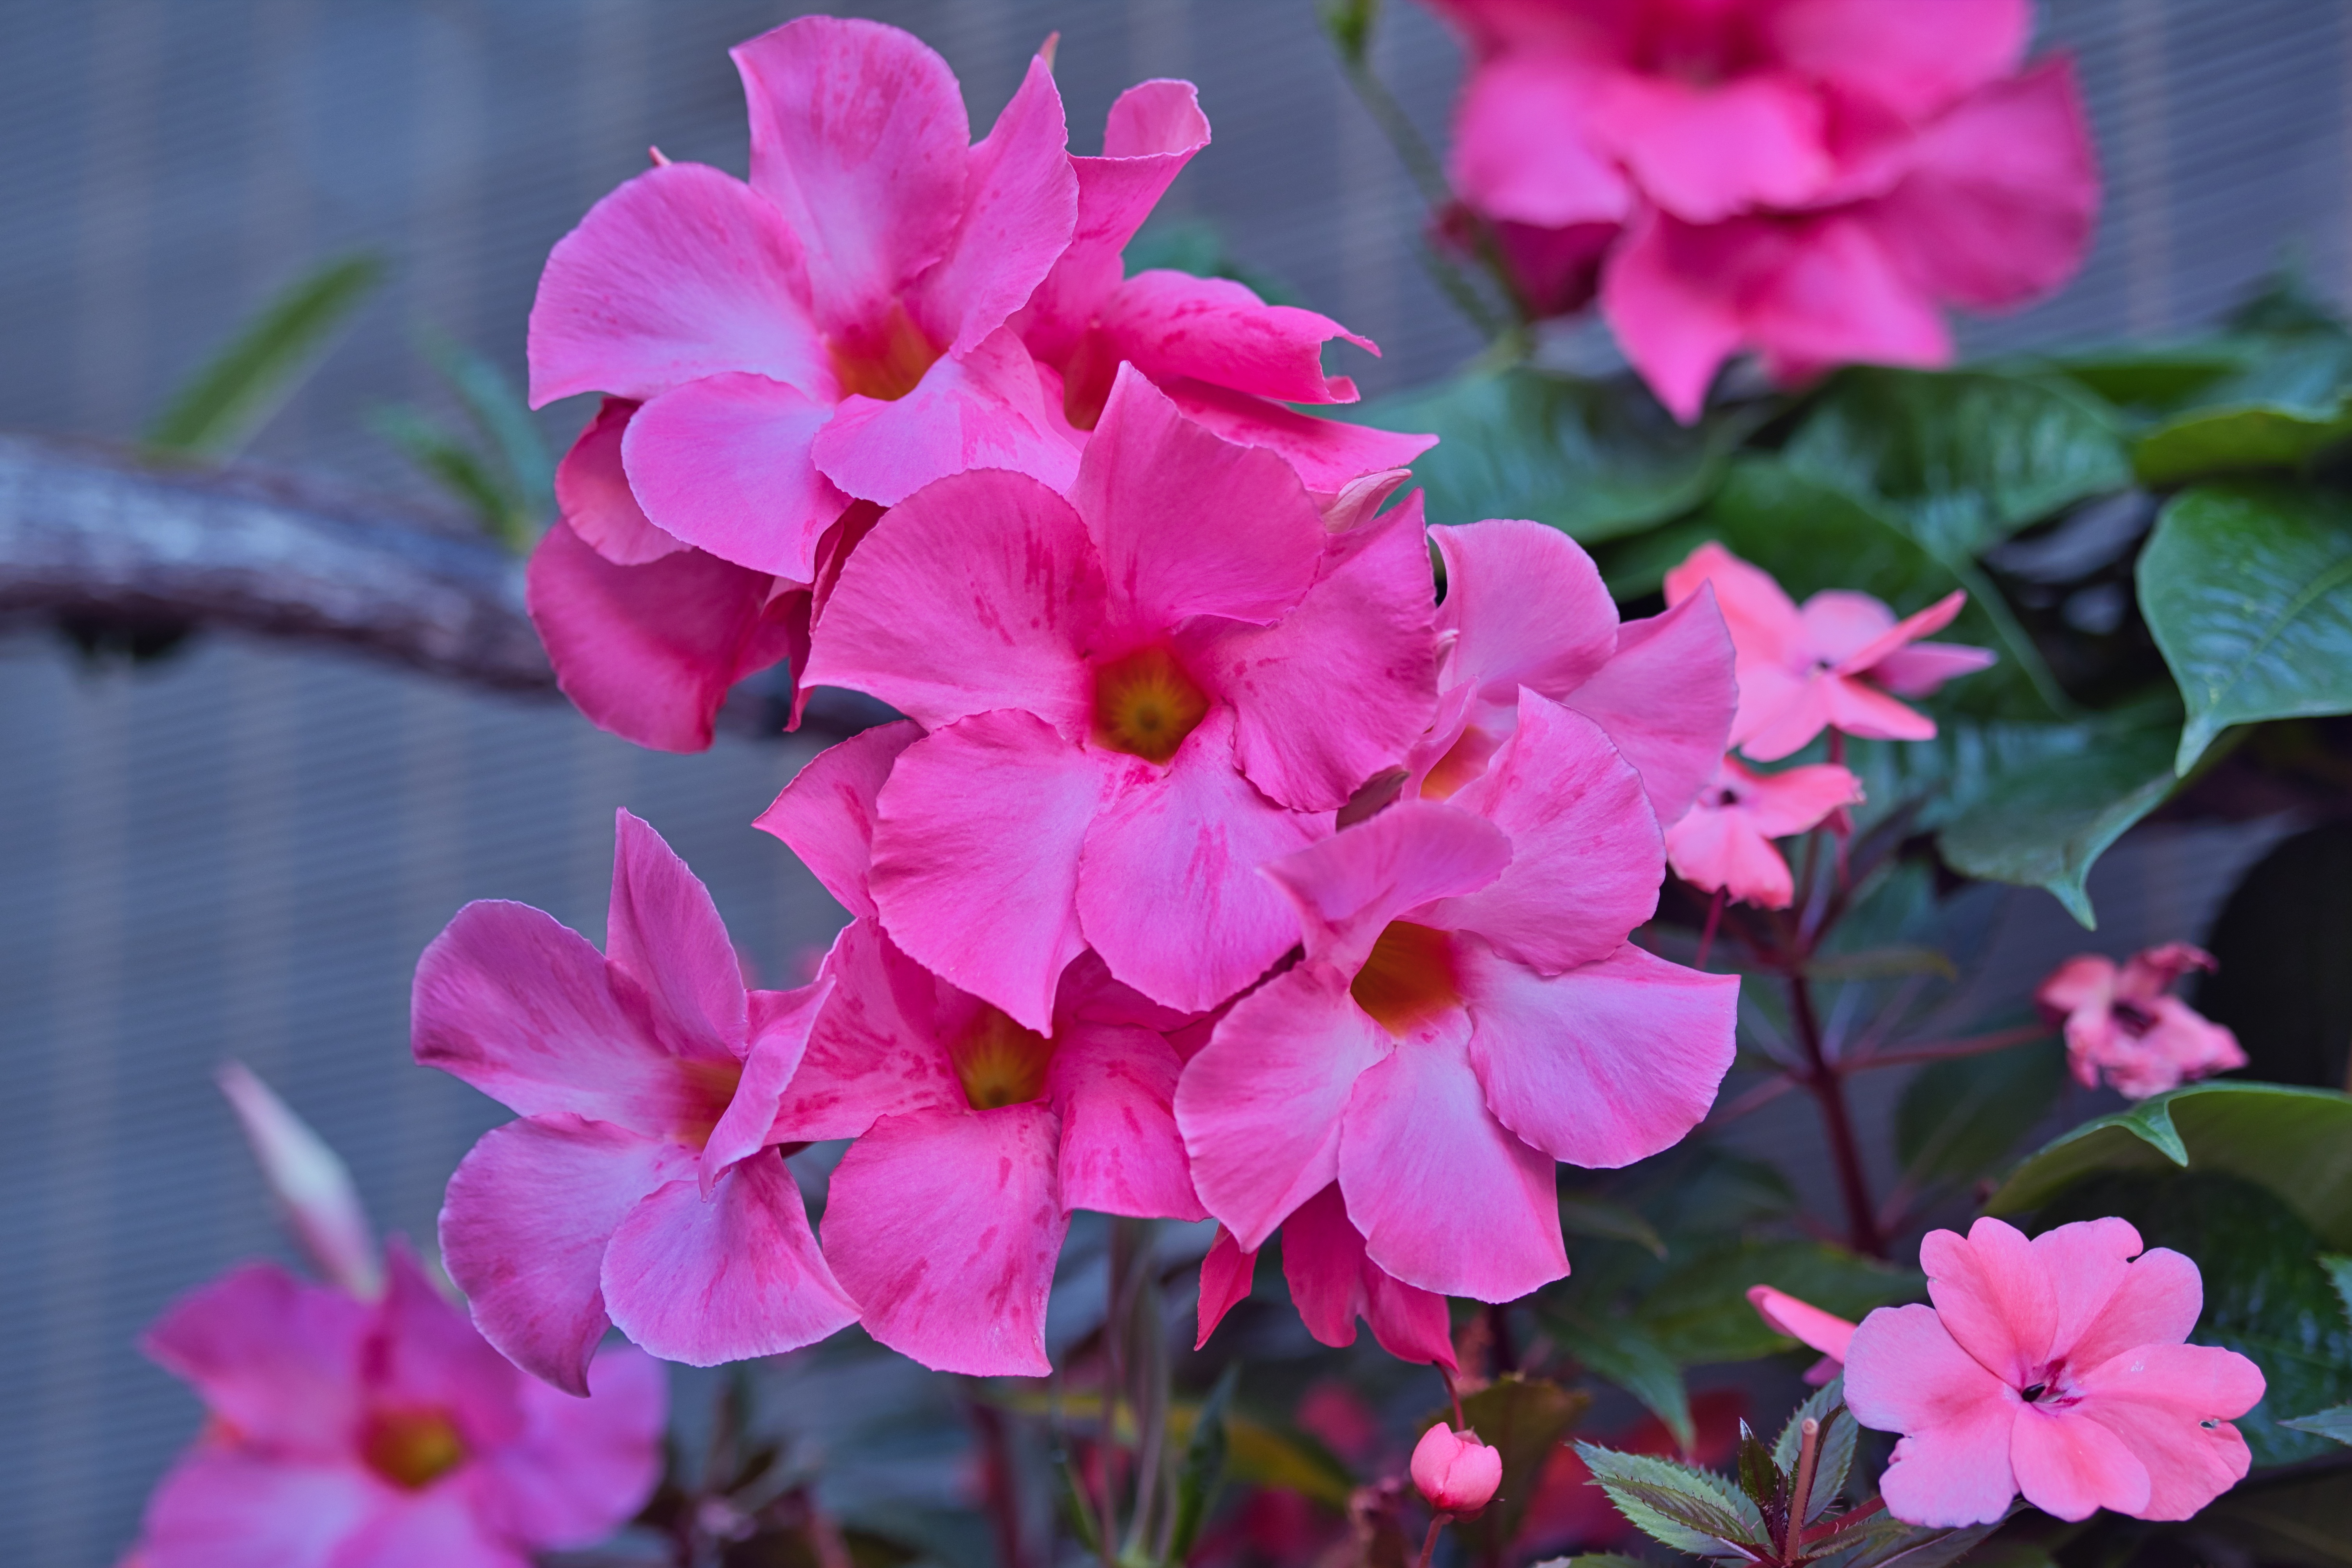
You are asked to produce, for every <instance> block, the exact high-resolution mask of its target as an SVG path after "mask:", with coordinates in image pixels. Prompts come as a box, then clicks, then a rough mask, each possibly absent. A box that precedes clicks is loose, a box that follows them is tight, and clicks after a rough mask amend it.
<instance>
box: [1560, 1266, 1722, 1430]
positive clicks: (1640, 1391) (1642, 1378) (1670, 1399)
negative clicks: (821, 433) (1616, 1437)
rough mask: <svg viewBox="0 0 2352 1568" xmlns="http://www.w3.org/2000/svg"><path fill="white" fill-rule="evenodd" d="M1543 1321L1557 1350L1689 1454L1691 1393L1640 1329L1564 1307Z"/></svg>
mask: <svg viewBox="0 0 2352 1568" xmlns="http://www.w3.org/2000/svg"><path fill="white" fill-rule="evenodd" d="M1745 1304H1746V1303H1744V1302H1743V1303H1742V1305H1745ZM1545 1321H1546V1322H1547V1323H1548V1324H1549V1326H1550V1328H1551V1331H1552V1337H1553V1338H1554V1339H1556V1340H1557V1341H1559V1345H1560V1348H1561V1349H1563V1350H1565V1351H1567V1352H1568V1353H1569V1354H1570V1355H1572V1356H1574V1357H1576V1359H1577V1360H1579V1361H1580V1362H1582V1363H1584V1364H1585V1366H1586V1367H1587V1368H1588V1369H1589V1370H1590V1371H1591V1373H1592V1374H1593V1375H1594V1376H1595V1377H1598V1378H1600V1379H1601V1380H1602V1381H1603V1382H1607V1383H1613V1384H1616V1385H1617V1386H1618V1387H1620V1388H1622V1389H1623V1390H1624V1391H1625V1392H1626V1393H1628V1394H1632V1395H1633V1397H1634V1398H1636V1399H1638V1400H1640V1401H1641V1402H1642V1404H1643V1406H1645V1407H1646V1408H1647V1409H1648V1410H1649V1412H1650V1414H1652V1415H1655V1416H1656V1417H1657V1418H1658V1419H1659V1420H1661V1421H1663V1422H1664V1423H1665V1424H1666V1430H1667V1431H1669V1432H1671V1433H1673V1434H1674V1435H1675V1442H1677V1443H1679V1444H1681V1445H1682V1447H1683V1448H1684V1449H1685V1451H1688V1449H1689V1448H1690V1446H1691V1444H1692V1443H1693V1442H1694V1441H1695V1440H1696V1430H1695V1429H1694V1428H1693V1426H1692V1425H1691V1413H1690V1391H1689V1389H1687V1388H1686V1387H1685V1386H1684V1384H1683V1373H1682V1368H1681V1367H1680V1366H1678V1365H1676V1364H1675V1358H1674V1357H1673V1356H1671V1355H1669V1354H1667V1353H1666V1352H1665V1350H1664V1348H1662V1347H1661V1346H1660V1345H1659V1343H1658V1342H1657V1341H1656V1340H1655V1339H1654V1338H1653V1337H1652V1336H1651V1334H1650V1333H1649V1331H1647V1330H1646V1329H1645V1328H1643V1325H1641V1324H1639V1323H1637V1322H1634V1321H1633V1320H1632V1319H1630V1318H1626V1317H1622V1316H1618V1315H1615V1314H1609V1315H1603V1316H1588V1315H1586V1314H1585V1313H1582V1312H1580V1311H1577V1310H1573V1309H1571V1308H1564V1307H1556V1308H1552V1309H1550V1310H1548V1311H1547V1312H1546V1313H1545Z"/></svg>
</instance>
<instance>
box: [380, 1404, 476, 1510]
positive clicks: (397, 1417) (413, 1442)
mask: <svg viewBox="0 0 2352 1568" xmlns="http://www.w3.org/2000/svg"><path fill="white" fill-rule="evenodd" d="M360 1455H361V1457H362V1458H364V1459H366V1460H367V1463H368V1468H370V1469H372V1470H373V1471H374V1472H375V1473H376V1474H377V1475H379V1476H382V1477H383V1479H385V1480H388V1481H390V1482H391V1483H392V1484H393V1485H394V1486H396V1487H401V1488H404V1489H407V1490H409V1491H419V1490H422V1489H425V1487H428V1486H431V1485H432V1484H433V1483H434V1482H435V1481H437V1480H439V1479H441V1478H442V1477H443V1476H446V1475H447V1474H448V1473H449V1472H450V1471H451V1470H454V1469H456V1468H457V1467H458V1466H459V1465H461V1464H463V1463H465V1461H466V1440H465V1439H464V1438H462V1437H460V1436H457V1426H455V1425H454V1424H453V1423H452V1422H451V1421H450V1419H449V1417H448V1416H447V1415H445V1414H443V1413H442V1412H441V1411H438V1410H380V1411H378V1412H376V1413H375V1414H374V1415H372V1416H370V1417H369V1418H368V1424H367V1429H366V1430H365V1431H364V1432H363V1433H362V1434H361V1436H360Z"/></svg>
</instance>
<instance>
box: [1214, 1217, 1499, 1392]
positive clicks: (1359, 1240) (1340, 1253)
mask: <svg viewBox="0 0 2352 1568" xmlns="http://www.w3.org/2000/svg"><path fill="white" fill-rule="evenodd" d="M1281 1234H1282V1274H1283V1278H1284V1279H1286V1281H1287V1282H1288V1283H1289V1286H1290V1300H1291V1303H1292V1304H1293V1305H1294V1306H1296V1307H1297V1309H1298V1316H1299V1320H1300V1321H1302V1322H1304V1323H1305V1324H1306V1325H1307V1332H1308V1333H1309V1334H1311V1335H1313V1336H1314V1338H1315V1340H1316V1342H1318V1343H1320V1344H1327V1345H1329V1346H1331V1347H1332V1348H1333V1349H1335V1350H1343V1349H1345V1348H1346V1347H1348V1346H1349V1345H1351V1344H1354V1343H1355V1342H1356V1320H1357V1319H1359V1318H1361V1319H1363V1320H1364V1321H1366V1322H1367V1323H1370V1325H1371V1328H1372V1338H1373V1339H1374V1340H1376V1341H1377V1342H1379V1343H1380V1347H1381V1349H1382V1350H1384V1351H1386V1352H1389V1354H1391V1355H1392V1356H1395V1357H1396V1358H1397V1359H1398V1360H1400V1361H1411V1362H1424V1363H1429V1364H1431V1365H1433V1366H1442V1367H1444V1369H1445V1370H1446V1371H1448V1372H1453V1371H1455V1370H1456V1363H1455V1362H1454V1330H1453V1322H1452V1320H1451V1319H1450V1318H1449V1316H1448V1315H1447V1312H1446V1310H1445V1298H1444V1297H1443V1296H1440V1295H1437V1294H1436V1293H1434V1292H1433V1291H1429V1290H1422V1289H1415V1288H1414V1287H1412V1286H1411V1285H1408V1284H1406V1283H1405V1282H1404V1281H1403V1280H1402V1279H1397V1278H1395V1277H1394V1276H1392V1275H1391V1274H1390V1273H1389V1272H1388V1271H1387V1270H1386V1269H1383V1268H1381V1266H1380V1265H1379V1264H1377V1263H1374V1262H1373V1261H1372V1260H1371V1259H1370V1258H1369V1257H1367V1256H1365V1253H1364V1238H1363V1237H1362V1236H1361V1235H1360V1234H1359V1233H1358V1231H1357V1229H1356V1227H1355V1226H1353V1225H1352V1224H1350V1223H1349V1219H1348V1209H1347V1205H1346V1204H1345V1203H1344V1202H1343V1201H1342V1200H1341V1199H1340V1196H1339V1184H1338V1183H1336V1182H1335V1183H1333V1184H1331V1185H1329V1186H1328V1187H1326V1188H1324V1189H1323V1190H1322V1191H1321V1192H1319V1193H1318V1194H1315V1195H1314V1196H1313V1197H1311V1198H1309V1199H1307V1201H1306V1202H1305V1203H1303V1204H1301V1205H1298V1207H1297V1210H1295V1211H1294V1212H1293V1213H1292V1214H1291V1215H1290V1217H1289V1218H1288V1219H1286V1220H1285V1221H1283V1223H1282V1233H1281ZM1256 1264H1257V1254H1256V1253H1255V1252H1244V1251H1243V1250H1242V1248H1241V1244H1240V1243H1239V1242H1236V1241H1235V1240H1234V1233H1233V1232H1232V1231H1229V1230H1227V1229H1225V1228H1224V1226H1218V1227H1217V1236H1216V1239H1215V1240H1214V1241H1213V1242H1212V1243H1211V1244H1210V1247H1209V1255H1208V1257H1207V1258H1203V1259H1202V1262H1201V1306H1200V1313H1199V1320H1200V1321H1199V1327H1200V1333H1199V1337H1198V1338H1197V1339H1196V1340H1195V1342H1194V1343H1193V1347H1192V1348H1193V1349H1195V1350H1198V1349H1200V1348H1201V1346H1202V1345H1205V1344H1207V1343H1208V1342H1209V1336H1210V1335H1211V1334H1213V1333H1214V1332H1215V1331H1216V1329H1217V1324H1218V1323H1220V1322H1221V1321H1223V1319H1224V1316H1225V1314H1226V1313H1227V1312H1230V1311H1232V1310H1234V1307H1235V1306H1237V1305H1238V1304H1239V1303H1240V1302H1241V1301H1242V1300H1244V1298H1245V1297H1247V1296H1248V1295H1249V1293H1250V1283H1251V1275H1252V1274H1253V1272H1254V1271H1255V1268H1256Z"/></svg>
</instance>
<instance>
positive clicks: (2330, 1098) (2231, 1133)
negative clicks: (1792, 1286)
mask: <svg viewBox="0 0 2352 1568" xmlns="http://www.w3.org/2000/svg"><path fill="white" fill-rule="evenodd" d="M2180 1167H2186V1168H2188V1169H2189V1170H2191V1171H2197V1172H2220V1173H2225V1174H2228V1175H2233V1176H2238V1177H2242V1178H2243V1179H2244V1180H2246V1181H2250V1182H2253V1183H2257V1184H2260V1185H2262V1186H2265V1187H2268V1188H2269V1189H2270V1190H2271V1191H2272V1192H2273V1193H2275V1194H2278V1196H2280V1197H2281V1198H2283V1199H2284V1200H2285V1202H2286V1204H2287V1205H2288V1206H2289V1207H2291V1208H2293V1209H2294V1211H2295V1212H2296V1213H2297V1214H2299V1215H2302V1216H2303V1218H2304V1221H2305V1223H2306V1224H2308V1225H2309V1226H2311V1227H2312V1229H2313V1230H2314V1231H2315V1232H2317V1233H2318V1236H2319V1238H2320V1239H2321V1240H2322V1241H2324V1242H2326V1244H2327V1245H2328V1246H2330V1247H2352V1095H2344V1094H2338V1093H2335V1092H2332V1091H2330V1090H2327V1089H2294V1088H2290V1087H2288V1086H2285V1085H2282V1084H2272V1083H2235V1082H2229V1081H2221V1082H2216V1083H2200V1084H2192V1085H2190V1086H2189V1088H2187V1089H2174V1090H2173V1091H2172V1092H2171V1093H2169V1094H2160V1095H2157V1096H2155V1097H2154V1098H2152V1099H2148V1100H2142V1101H2140V1102H2139V1103H2138V1104H2137V1105H2136V1106H2134V1107H2132V1108H2131V1109H2130V1110H2122V1111H2117V1112H2116V1114H2115V1115H2113V1116H2102V1117H2099V1118H2097V1119H2096V1120H2095V1121H2086V1122H2084V1123H2083V1125H2082V1126H2080V1127H2077V1128H2075V1129H2074V1131H2071V1132H2068V1133H2066V1134H2064V1135H2063V1136H2062V1137H2060V1138H2057V1139H2055V1140H2053V1142H2050V1143H2048V1144H2046V1145H2044V1146H2043V1147H2042V1150H2041V1151H2040V1152H2037V1153H2035V1154H2032V1155H2030V1156H2028V1157H2027V1158H2026V1160H2025V1161H2024V1162H2023V1163H2021V1164H2020V1165H2019V1166H2018V1167H2017V1169H2015V1170H2014V1171H2011V1173H2009V1179H2008V1180H2006V1181H2005V1182H2003V1183H2002V1184H2001V1185H2000V1190H1999V1191H1998V1192H1996V1193H1994V1194H1993V1195H1992V1196H1991V1198H1990V1200H1988V1201H1987V1203H1986V1205H1985V1208H1986V1211H1987V1212H1988V1213H1990V1214H2015V1213H2018V1212H2020V1211H2021V1210H2025V1209H2031V1208H2038V1207H2040V1206H2041V1205H2043V1204H2046V1203H2048V1202H2049V1201H2050V1200H2051V1199H2052V1198H2053V1197H2055V1196H2056V1195H2057V1194H2060V1193H2062V1192H2063V1191H2065V1190H2066V1189H2067V1188H2068V1187H2071V1186H2072V1185H2074V1184H2075V1183H2076V1182H2078V1181H2081V1180H2082V1179H2084V1177H2086V1176H2089V1175H2091V1174H2093V1173H2097V1172H2107V1171H2119V1172H2126V1173H2131V1172H2143V1173H2160V1172H2163V1171H2167V1170H2172V1169H2178V1168H2180Z"/></svg>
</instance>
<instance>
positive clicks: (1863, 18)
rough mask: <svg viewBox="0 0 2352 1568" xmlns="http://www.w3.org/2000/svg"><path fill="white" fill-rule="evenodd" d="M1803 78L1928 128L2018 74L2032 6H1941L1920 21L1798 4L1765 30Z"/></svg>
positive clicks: (1841, 3)
mask: <svg viewBox="0 0 2352 1568" xmlns="http://www.w3.org/2000/svg"><path fill="white" fill-rule="evenodd" d="M1767 26H1769V34H1770V38H1771V45H1772V47H1773V49H1774V51H1775V52H1776V53H1777V54H1778V55H1779V56H1780V58H1782V59H1784V60H1786V61H1787V62H1788V63H1789V64H1790V65H1791V66H1794V67H1795V68H1798V69H1799V70H1801V71H1803V72H1804V73H1805V74H1806V75H1808V76H1811V77H1814V78H1816V79H1820V80H1822V81H1826V82H1831V83H1833V84H1835V85H1836V86H1838V87H1840V88H1842V89H1845V90H1847V91H1849V92H1857V93H1862V94H1864V95H1866V96H1868V97H1870V98H1873V99H1875V100H1878V101H1879V102H1882V103H1884V104H1885V105H1886V106H1887V107H1888V108H1890V109H1893V110H1895V111H1896V112H1897V113H1899V114H1901V115H1903V116H1904V117H1905V118H1906V119H1908V120H1912V121H1924V120H1926V119H1927V118H1928V117H1929V116H1931V115H1934V114H1936V113H1937V112H1938V111H1940V110H1943V109H1945V108H1947V107H1948V106H1949V105H1951V104H1952V103H1953V102H1955V101H1956V100H1958V99H1960V98H1961V97H1963V96H1964V95H1966V94H1968V93H1970V92H1973V91H1975V90H1976V89H1979V88H1982V87H1985V86H1988V85H1990V84H1991V83H1992V82H1995V81H1997V80H1999V79H2000V78H2002V77H2005V76H2008V75H2009V74H2010V73H2011V72H2012V71H2014V70H2016V69H2017V66H2018V62H2019V60H2021V58H2023V57H2024V54H2025V45H2026V41H2027V39H2028V38H2029V37H2031V36H2032V31H2033V11H2032V5H2030V4H2029V3H2028V0H1944V3H1943V4H1939V5H1932V6H1928V7H1927V8H1925V9H1922V10H1920V11H1918V12H1917V13H1916V15H1913V14H1908V13H1905V12H1899V11H1889V10H1888V9H1887V8H1886V7H1885V6H1884V5H1878V4H1877V3H1876V0H1797V3H1796V4H1794V5H1784V6H1781V7H1780V8H1779V9H1778V10H1777V11H1776V12H1774V13H1773V14H1772V16H1771V18H1770V20H1769V23H1768V24H1767Z"/></svg>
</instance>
